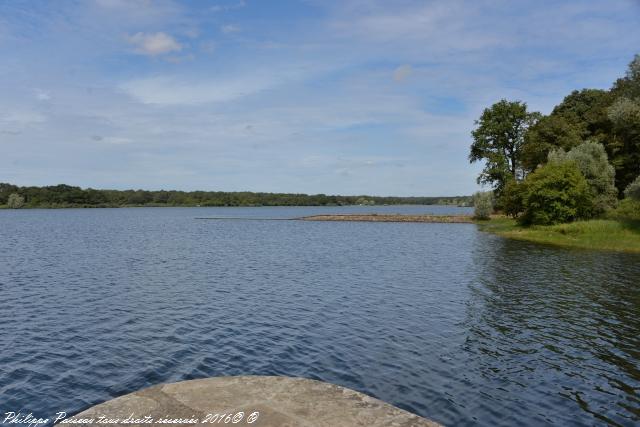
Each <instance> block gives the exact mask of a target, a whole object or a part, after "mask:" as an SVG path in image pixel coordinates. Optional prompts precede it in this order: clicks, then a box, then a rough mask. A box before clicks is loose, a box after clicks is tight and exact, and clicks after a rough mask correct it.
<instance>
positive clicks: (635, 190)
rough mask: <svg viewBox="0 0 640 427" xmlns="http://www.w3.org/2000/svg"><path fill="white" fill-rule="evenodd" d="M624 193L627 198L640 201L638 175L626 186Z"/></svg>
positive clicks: (639, 178)
mask: <svg viewBox="0 0 640 427" xmlns="http://www.w3.org/2000/svg"><path fill="white" fill-rule="evenodd" d="M624 195H625V197H627V198H629V199H633V200H636V201H640V176H638V177H637V178H636V179H635V180H634V181H633V182H632V183H631V184H629V185H628V186H627V188H626V189H625V190H624Z"/></svg>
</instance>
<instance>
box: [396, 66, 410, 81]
mask: <svg viewBox="0 0 640 427" xmlns="http://www.w3.org/2000/svg"><path fill="white" fill-rule="evenodd" d="M412 72H413V69H412V68H411V65H409V64H405V65H401V66H399V67H398V68H396V69H395V70H393V80H395V81H397V82H402V81H404V80H405V79H406V78H407V77H409V76H410V75H411V73H412Z"/></svg>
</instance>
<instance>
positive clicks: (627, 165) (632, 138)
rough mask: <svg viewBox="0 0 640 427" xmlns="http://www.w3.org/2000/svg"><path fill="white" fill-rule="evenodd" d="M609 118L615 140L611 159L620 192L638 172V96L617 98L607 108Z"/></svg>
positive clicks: (639, 121)
mask: <svg viewBox="0 0 640 427" xmlns="http://www.w3.org/2000/svg"><path fill="white" fill-rule="evenodd" d="M609 118H610V119H611V122H612V123H613V129H614V136H615V138H616V142H617V143H616V145H615V146H614V148H613V150H612V151H613V156H612V160H613V164H614V166H615V168H616V178H617V179H616V181H617V186H618V189H619V190H620V191H621V192H622V190H623V189H624V188H626V187H627V185H629V184H630V183H631V181H633V180H634V178H635V177H636V176H638V174H640V98H638V99H629V98H626V97H621V98H618V99H617V100H616V101H615V102H614V103H613V105H611V107H610V108H609Z"/></svg>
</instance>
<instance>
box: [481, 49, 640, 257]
mask: <svg viewBox="0 0 640 427" xmlns="http://www.w3.org/2000/svg"><path fill="white" fill-rule="evenodd" d="M472 136H473V144H472V145H471V152H470V155H469V160H470V161H471V162H472V163H473V162H477V161H482V162H484V169H483V170H482V173H481V174H480V176H479V177H478V183H480V184H485V185H490V186H491V187H492V191H488V192H481V193H477V194H476V195H474V198H473V200H474V205H475V218H476V219H477V220H478V223H479V224H480V227H481V229H483V230H485V231H489V232H493V233H496V234H499V235H501V236H505V237H511V238H516V239H522V240H528V241H533V242H538V243H549V244H555V245H562V246H571V247H580V248H594V249H611V250H622V251H638V252H640V55H636V56H635V58H634V59H633V61H632V62H631V63H630V64H629V67H628V69H627V72H626V75H625V76H624V77H622V78H620V79H618V80H617V81H616V82H615V83H614V84H613V86H612V88H611V89H610V90H598V89H583V90H580V91H574V92H572V93H571V94H569V95H568V96H567V97H565V98H564V100H563V101H562V102H561V103H560V104H559V105H557V106H556V107H555V108H554V109H553V111H552V112H551V114H549V115H548V116H544V115H542V114H540V113H538V112H530V111H528V110H527V104H526V103H524V102H521V101H507V100H505V99H503V100H501V101H499V102H497V103H495V104H494V105H492V106H491V107H489V108H487V109H485V110H484V112H483V113H482V115H481V116H480V118H479V119H478V120H477V121H476V127H475V129H474V131H473V132H472ZM491 213H498V214H501V215H502V216H499V217H497V218H496V217H495V215H490V214H491Z"/></svg>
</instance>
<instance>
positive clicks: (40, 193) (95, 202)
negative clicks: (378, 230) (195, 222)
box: [0, 183, 471, 208]
mask: <svg viewBox="0 0 640 427" xmlns="http://www.w3.org/2000/svg"><path fill="white" fill-rule="evenodd" d="M12 193H17V194H20V195H21V196H22V197H24V199H25V207H30V208H36V207H37V208H70V207H96V208H99V207H121V206H338V205H354V204H360V203H361V202H363V201H366V202H367V204H378V205H383V204H386V205H401V204H406V205H432V204H438V203H439V202H441V201H446V202H455V203H456V204H469V203H470V201H471V197H470V196H456V197H375V196H330V195H326V194H314V195H307V194H287V193H251V192H233V193H229V192H222V191H191V192H184V191H166V190H160V191H145V190H125V191H119V190H94V189H91V188H88V189H82V188H80V187H72V186H69V185H64V184H61V185H56V186H50V187H17V186H15V185H11V184H3V183H0V205H5V204H6V203H7V200H8V198H9V195H10V194H12ZM360 199H361V200H360ZM363 204H364V203H363Z"/></svg>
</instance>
